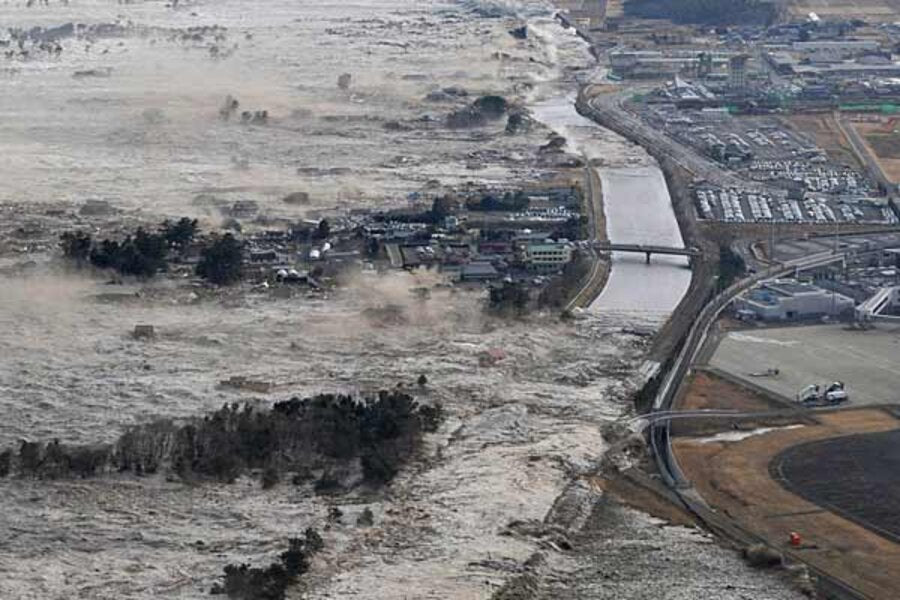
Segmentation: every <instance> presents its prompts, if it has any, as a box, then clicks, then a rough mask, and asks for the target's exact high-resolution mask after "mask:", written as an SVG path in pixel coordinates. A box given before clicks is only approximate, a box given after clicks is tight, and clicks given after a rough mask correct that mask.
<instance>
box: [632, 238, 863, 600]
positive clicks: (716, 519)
mask: <svg viewBox="0 0 900 600" xmlns="http://www.w3.org/2000/svg"><path fill="white" fill-rule="evenodd" d="M845 258H846V253H831V252H827V253H821V254H816V255H812V256H807V257H804V258H801V259H797V260H794V261H791V262H789V263H785V264H784V265H783V266H782V267H780V268H777V269H770V270H768V271H766V272H764V273H758V274H756V275H754V276H753V277H750V278H747V279H744V280H741V281H739V282H737V283H735V284H733V285H731V286H730V287H728V288H727V289H726V290H724V291H723V292H721V293H720V294H718V295H717V296H716V297H715V298H713V300H712V301H711V302H709V303H708V304H707V305H706V306H705V307H703V309H702V310H701V311H700V314H699V316H698V318H697V319H696V320H695V322H694V325H693V326H692V327H691V329H690V331H689V332H688V335H687V337H686V338H685V341H684V344H683V346H682V348H681V351H680V352H679V353H678V356H677V357H676V359H675V362H674V363H673V364H672V367H671V368H670V369H669V371H668V372H667V373H666V375H665V377H664V378H663V383H662V384H661V385H660V388H659V390H658V391H657V394H656V397H655V398H654V401H653V409H652V411H651V415H652V414H653V413H664V414H670V413H671V412H672V411H671V406H672V403H673V402H674V400H675V398H676V396H677V393H678V390H679V388H680V385H681V383H682V381H684V379H685V377H686V375H687V373H688V370H689V369H690V368H691V365H692V364H693V363H694V360H695V359H696V357H697V355H698V353H699V352H700V350H701V349H702V348H703V346H704V344H705V342H706V339H707V335H708V333H709V328H710V326H711V325H712V324H713V323H714V322H715V320H716V319H717V318H718V317H719V315H720V314H721V313H722V311H723V310H725V308H726V307H727V306H728V305H729V304H731V302H732V301H733V300H734V299H735V298H736V297H737V296H738V294H741V293H742V292H744V291H746V290H748V289H750V288H751V287H753V286H754V285H756V284H758V283H761V282H763V281H766V280H770V279H775V278H777V277H780V276H783V275H787V274H790V273H791V272H794V271H796V270H798V269H809V268H814V267H819V266H824V265H827V264H830V263H832V262H836V261H839V260H844V259H845ZM651 418H652V417H651ZM670 422H671V419H668V418H666V419H663V420H662V422H658V423H657V422H653V423H651V424H650V426H649V430H650V431H649V437H650V447H651V450H652V452H653V455H654V458H655V460H656V464H657V467H658V469H659V472H660V474H661V475H662V478H663V480H664V481H665V483H666V485H667V486H668V487H669V488H670V489H671V490H672V491H673V492H674V493H675V494H676V496H677V497H678V499H679V500H680V501H681V503H682V504H683V505H684V507H685V508H686V509H687V510H688V511H689V512H691V513H692V514H694V515H695V516H696V517H697V518H698V519H699V520H700V521H701V522H702V523H704V524H705V525H706V526H707V527H708V528H709V529H710V530H712V531H714V532H716V533H718V534H720V535H724V536H726V537H728V538H731V539H736V540H739V541H741V542H743V543H766V540H764V539H763V538H761V537H760V536H758V535H756V534H754V533H752V532H750V531H747V530H745V529H743V528H742V527H740V526H739V525H737V524H736V523H734V522H733V521H732V520H731V519H729V518H727V517H723V516H722V515H719V514H718V513H716V512H714V511H713V510H711V509H710V508H709V506H707V505H706V503H705V502H704V501H703V499H702V498H700V497H699V496H696V495H693V496H688V495H686V494H684V493H683V492H682V490H683V489H684V488H685V487H687V486H688V485H689V484H688V481H687V479H686V478H685V477H684V474H683V473H682V471H681V468H680V467H679V465H678V461H677V459H676V458H675V456H674V453H673V452H672V438H671V423H670ZM694 496H696V497H694ZM786 554H787V555H788V556H789V557H790V558H791V559H792V560H794V561H796V562H802V563H803V564H805V565H806V567H807V568H808V569H809V571H810V572H811V573H812V574H813V575H815V577H816V581H817V586H818V590H819V592H820V593H822V594H823V595H824V597H825V598H830V599H834V600H868V598H869V597H868V596H867V595H865V594H863V593H862V592H860V591H859V590H857V589H854V588H853V587H852V586H850V585H848V584H847V583H845V582H843V581H841V580H840V579H837V578H834V577H832V576H830V575H829V574H828V573H825V572H824V571H822V570H820V569H818V568H816V567H813V566H812V565H810V564H809V563H806V562H805V561H804V560H803V558H802V557H800V556H797V555H796V554H792V553H790V552H788V553H786Z"/></svg>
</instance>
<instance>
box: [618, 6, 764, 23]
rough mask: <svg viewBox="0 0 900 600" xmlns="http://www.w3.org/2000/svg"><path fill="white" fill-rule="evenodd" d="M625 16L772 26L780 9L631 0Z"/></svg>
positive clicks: (689, 21) (682, 21) (678, 21)
mask: <svg viewBox="0 0 900 600" xmlns="http://www.w3.org/2000/svg"><path fill="white" fill-rule="evenodd" d="M625 14H626V15H628V16H632V17H639V18H645V19H670V20H672V21H675V22H676V23H698V24H702V25H771V24H772V23H774V22H775V21H776V20H777V18H778V15H779V8H778V6H777V5H776V4H775V3H774V2H771V1H766V0H728V1H724V0H629V1H628V2H626V3H625Z"/></svg>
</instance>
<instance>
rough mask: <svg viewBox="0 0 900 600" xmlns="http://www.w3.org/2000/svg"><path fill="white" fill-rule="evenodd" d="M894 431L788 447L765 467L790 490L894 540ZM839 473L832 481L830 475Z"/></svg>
mask: <svg viewBox="0 0 900 600" xmlns="http://www.w3.org/2000/svg"><path fill="white" fill-rule="evenodd" d="M898 467H900V430H894V431H885V432H883V433H869V434H865V435H850V436H844V437H840V438H837V439H828V440H822V441H819V442H812V443H810V444H803V445H801V446H794V447H792V448H788V449H787V450H785V451H784V452H782V453H781V454H780V455H778V456H777V457H776V459H775V461H774V462H773V463H772V465H771V467H770V472H771V474H772V476H773V477H776V478H778V479H780V480H781V481H783V482H784V485H785V486H787V487H788V488H789V489H790V490H791V491H793V492H795V493H797V494H799V495H801V496H803V497H804V498H806V499H807V500H809V501H810V502H814V503H816V504H818V505H820V506H828V507H829V508H831V509H832V510H833V511H834V512H836V513H838V514H840V515H843V516H845V517H847V518H848V519H850V520H851V521H854V522H856V523H859V524H860V525H862V526H863V527H866V528H867V529H871V530H872V531H874V532H875V533H878V534H880V535H883V536H885V537H888V538H891V539H892V540H894V541H895V542H900V513H898V512H897V510H896V508H897V504H898V501H900V481H898V480H897V479H896V478H895V474H896V473H897V470H898ZM835 472H837V473H841V477H840V479H839V480H837V481H835V478H834V477H833V476H832V474H833V473H835Z"/></svg>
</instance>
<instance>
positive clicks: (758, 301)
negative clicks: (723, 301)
mask: <svg viewBox="0 0 900 600" xmlns="http://www.w3.org/2000/svg"><path fill="white" fill-rule="evenodd" d="M736 305H737V309H738V310H741V311H749V312H752V313H753V314H754V315H756V318H757V319H760V320H763V321H790V320H796V319H809V318H814V317H820V316H823V315H828V316H837V315H840V314H842V313H845V312H847V311H850V310H853V308H854V306H855V303H854V302H853V299H852V298H848V297H847V296H844V295H843V294H838V293H835V292H830V291H828V290H823V289H822V288H819V287H816V286H814V285H809V284H806V283H798V282H797V281H795V280H792V279H782V280H776V281H772V282H767V283H763V284H761V285H760V286H759V287H757V288H754V289H753V290H750V291H749V292H747V293H746V294H745V295H744V296H741V297H740V298H738V300H737V302H736Z"/></svg>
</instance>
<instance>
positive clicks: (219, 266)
mask: <svg viewBox="0 0 900 600" xmlns="http://www.w3.org/2000/svg"><path fill="white" fill-rule="evenodd" d="M198 231H199V229H198V226H197V220H196V219H188V218H187V217H183V218H181V219H180V220H178V221H175V222H172V221H168V220H167V221H164V222H163V223H162V224H161V225H160V226H159V228H158V229H157V230H156V231H148V230H146V229H144V228H143V227H139V228H137V229H136V230H135V231H134V233H133V234H130V235H127V236H126V237H125V239H124V240H113V239H103V240H94V239H93V237H92V236H91V235H90V234H89V233H85V232H83V231H74V232H71V231H69V232H65V233H63V234H62V235H61V236H60V247H61V248H62V252H63V256H65V257H66V258H67V259H69V260H71V261H73V262H75V263H76V264H79V265H85V264H90V265H92V266H94V267H96V268H98V269H104V270H112V271H115V272H117V273H119V274H120V275H127V276H132V277H139V278H141V279H149V278H151V277H153V276H155V275H156V274H157V273H159V272H160V271H165V270H166V269H168V266H169V260H170V259H171V258H172V257H173V256H179V257H184V255H185V253H186V252H187V251H188V249H189V248H190V247H191V245H192V244H193V243H194V241H195V238H196V237H197V234H198ZM242 266H243V244H242V243H241V242H240V241H239V240H237V239H236V238H235V237H234V236H232V235H231V234H230V233H228V234H225V235H223V236H214V237H212V238H210V239H209V240H207V241H206V242H205V244H204V246H203V248H202V249H201V260H200V262H199V264H198V265H197V274H198V275H200V276H201V277H203V278H205V279H207V280H209V281H211V282H212V283H215V284H219V285H227V284H231V283H235V282H236V281H238V280H239V279H240V277H241V268H242Z"/></svg>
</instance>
